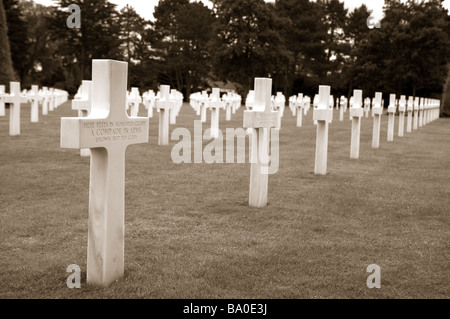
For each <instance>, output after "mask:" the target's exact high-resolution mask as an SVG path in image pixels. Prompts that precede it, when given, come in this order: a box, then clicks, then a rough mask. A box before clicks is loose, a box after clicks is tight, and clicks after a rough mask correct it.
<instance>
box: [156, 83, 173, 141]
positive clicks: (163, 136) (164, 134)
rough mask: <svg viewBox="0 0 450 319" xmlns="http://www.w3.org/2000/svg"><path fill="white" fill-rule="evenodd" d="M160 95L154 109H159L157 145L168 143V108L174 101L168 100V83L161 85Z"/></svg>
mask: <svg viewBox="0 0 450 319" xmlns="http://www.w3.org/2000/svg"><path fill="white" fill-rule="evenodd" d="M160 92H161V97H160V98H159V100H157V101H156V103H155V106H156V109H158V110H159V135H158V145H168V144H169V110H170V108H172V107H174V104H175V102H174V101H171V100H170V85H161V88H160Z"/></svg>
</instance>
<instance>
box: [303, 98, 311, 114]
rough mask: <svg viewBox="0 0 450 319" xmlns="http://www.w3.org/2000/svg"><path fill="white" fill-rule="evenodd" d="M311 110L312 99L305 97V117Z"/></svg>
mask: <svg viewBox="0 0 450 319" xmlns="http://www.w3.org/2000/svg"><path fill="white" fill-rule="evenodd" d="M310 108H311V98H310V97H309V96H304V97H303V115H307V114H308V111H309V109H310Z"/></svg>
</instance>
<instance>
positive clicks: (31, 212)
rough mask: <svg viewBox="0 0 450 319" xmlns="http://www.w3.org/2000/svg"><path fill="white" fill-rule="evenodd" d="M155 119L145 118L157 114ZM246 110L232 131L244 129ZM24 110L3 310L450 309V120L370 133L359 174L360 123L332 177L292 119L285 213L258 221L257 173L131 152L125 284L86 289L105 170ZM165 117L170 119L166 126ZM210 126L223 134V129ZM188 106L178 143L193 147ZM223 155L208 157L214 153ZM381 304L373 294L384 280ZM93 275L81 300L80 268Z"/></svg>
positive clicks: (3, 135)
mask: <svg viewBox="0 0 450 319" xmlns="http://www.w3.org/2000/svg"><path fill="white" fill-rule="evenodd" d="M141 109H142V111H141V113H140V115H142V116H143V115H145V114H144V112H143V108H142V106H141ZM242 111H243V107H242V108H241V109H239V111H238V113H237V114H236V115H234V116H233V118H232V121H231V122H225V114H224V112H223V111H222V112H221V121H220V127H221V128H222V129H223V128H224V127H242V114H243V112H242ZM29 113H30V106H29V105H28V104H27V105H23V106H22V120H21V124H22V134H21V135H20V136H18V137H10V136H9V135H8V127H9V111H8V110H7V114H6V115H7V116H6V117H1V118H0V149H1V151H0V204H1V210H0V218H1V222H0V282H1V284H0V298H450V282H449V278H450V214H449V213H450V208H449V207H450V196H449V190H450V188H449V185H450V165H449V164H450V143H449V141H448V140H449V138H450V119H438V120H436V121H434V122H432V123H430V124H428V125H427V126H425V127H423V128H420V129H419V130H417V131H413V132H412V133H410V134H408V133H405V137H403V138H399V137H397V121H398V118H396V127H395V139H394V142H393V143H387V142H386V129H387V116H385V115H383V117H382V129H381V139H380V140H381V142H380V149H376V150H374V149H372V148H371V138H372V118H371V117H370V118H363V120H362V134H361V153H360V159H359V160H350V159H349V154H350V135H351V132H350V130H351V122H350V121H349V119H348V113H346V114H345V120H344V121H343V122H339V121H338V113H337V111H335V113H334V118H335V120H334V121H333V123H332V124H331V125H330V130H329V132H330V136H329V150H328V172H329V173H328V175H326V176H316V175H314V174H313V170H314V151H315V126H314V125H313V123H312V122H313V121H312V111H310V112H309V113H308V115H307V116H306V117H304V127H302V128H297V127H296V126H295V123H296V120H295V118H294V117H293V116H292V114H291V113H290V111H289V109H288V108H286V110H285V115H284V118H283V121H282V128H281V131H280V167H279V170H278V173H277V174H275V175H270V176H269V204H268V206H267V207H266V208H263V209H256V208H250V207H248V191H249V175H250V164H205V163H203V164H174V163H173V162H172V160H171V156H170V154H171V150H172V147H173V145H175V144H176V143H177V141H171V143H170V145H169V146H165V147H163V146H158V145H157V132H158V126H157V125H158V119H157V117H154V118H152V119H150V141H149V143H148V144H141V145H133V146H131V147H130V148H129V149H128V151H127V163H126V198H125V210H126V211H125V227H126V228H125V276H124V278H122V279H121V280H119V281H117V282H115V283H113V284H112V285H111V286H110V287H108V288H101V287H92V286H90V285H87V284H86V253H87V218H88V191H89V190H88V187H89V159H88V158H81V157H80V156H79V151H78V150H71V149H61V148H60V147H59V135H60V133H59V130H60V117H61V116H76V112H74V111H72V110H70V103H69V102H67V103H65V104H64V105H62V106H60V107H59V108H58V109H57V110H55V111H54V112H51V113H50V114H49V115H48V116H42V115H40V122H39V123H30V114H29ZM155 114H156V113H155ZM209 117H210V116H209V113H208V122H207V123H206V124H204V125H203V130H205V129H206V128H208V127H209V125H210V124H209V123H210V121H209V120H210V119H209ZM194 119H198V117H196V116H195V113H194V111H193V110H192V109H191V108H190V106H189V105H188V104H186V103H185V104H184V106H183V108H182V110H181V113H180V115H179V117H178V119H177V125H174V126H171V130H172V129H173V128H175V127H186V128H189V129H190V130H191V132H193V120H194ZM207 143H208V141H204V143H203V145H204V146H205V145H206V144H207ZM373 263H375V264H378V265H379V266H380V267H381V288H380V289H369V288H367V286H366V279H367V277H368V275H369V273H367V272H366V268H367V266H368V265H370V264H373ZM70 264H78V265H79V266H80V267H81V269H82V287H81V289H68V288H67V286H66V278H67V276H68V275H69V273H67V272H66V268H67V266H68V265H70Z"/></svg>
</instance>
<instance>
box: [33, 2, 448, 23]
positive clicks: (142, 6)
mask: <svg viewBox="0 0 450 319" xmlns="http://www.w3.org/2000/svg"><path fill="white" fill-rule="evenodd" d="M55 1H56V0H34V2H37V3H40V4H43V5H47V6H48V5H54V4H55V3H56V2H55ZM200 1H201V2H203V3H205V4H206V5H208V6H209V7H211V6H212V5H211V2H210V1H208V0H200ZM267 1H270V2H273V1H274V0H267ZM109 2H112V3H115V4H117V5H118V8H119V9H120V8H122V7H124V6H125V5H126V4H127V3H128V4H129V5H130V6H132V7H133V8H134V9H135V10H136V12H137V13H139V14H140V15H141V16H142V17H143V18H145V19H147V20H153V11H154V7H155V6H156V5H157V4H158V2H159V0H109ZM343 2H344V6H345V7H346V8H348V9H349V11H352V10H353V9H354V8H357V7H359V6H361V5H362V4H363V3H364V4H365V5H366V6H367V7H368V8H369V9H370V10H373V16H374V17H375V18H376V19H381V18H382V15H383V4H384V0H343ZM444 7H445V8H447V9H448V10H449V11H450V0H445V1H444Z"/></svg>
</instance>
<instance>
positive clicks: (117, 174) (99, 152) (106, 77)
mask: <svg viewBox="0 0 450 319" xmlns="http://www.w3.org/2000/svg"><path fill="white" fill-rule="evenodd" d="M92 82H93V90H92V92H93V103H92V109H91V112H90V114H89V115H88V116H87V117H78V118H61V147H62V148H90V149H91V168H90V187H89V226H88V254H87V282H88V283H92V284H99V285H108V284H110V283H112V282H113V281H115V280H117V279H119V278H120V277H122V276H123V273H124V214H125V209H124V208H125V203H124V200H125V151H126V149H127V147H128V146H129V145H132V144H138V143H147V142H148V129H149V126H148V121H149V120H148V118H143V117H140V118H139V117H132V118H130V117H128V116H127V114H126V103H127V100H126V99H127V97H126V88H127V63H126V62H119V61H112V60H93V61H92Z"/></svg>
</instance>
